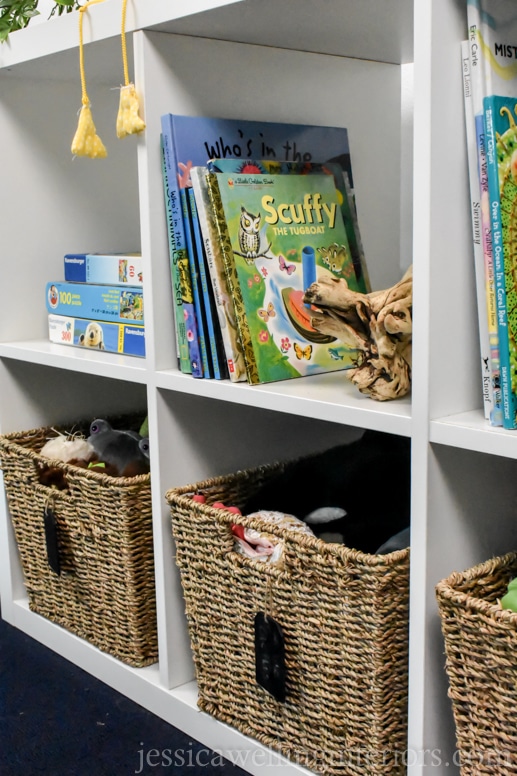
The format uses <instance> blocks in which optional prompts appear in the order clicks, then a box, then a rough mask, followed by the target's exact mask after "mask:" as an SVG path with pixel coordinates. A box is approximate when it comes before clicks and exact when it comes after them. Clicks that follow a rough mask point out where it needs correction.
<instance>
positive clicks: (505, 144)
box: [467, 0, 517, 429]
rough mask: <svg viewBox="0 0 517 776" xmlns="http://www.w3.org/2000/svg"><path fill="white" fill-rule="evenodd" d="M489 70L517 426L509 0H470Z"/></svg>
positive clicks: (513, 40)
mask: <svg viewBox="0 0 517 776" xmlns="http://www.w3.org/2000/svg"><path fill="white" fill-rule="evenodd" d="M467 5H468V22H469V28H473V27H474V28H475V31H476V40H477V46H478V54H479V57H480V59H481V66H482V72H483V74H484V84H485V96H484V100H483V112H484V127H485V133H486V153H487V171H488V189H489V197H490V215H491V220H492V251H493V261H494V277H495V290H496V302H497V324H498V336H499V358H500V371H501V391H502V405H503V406H502V408H503V425H504V427H505V428H508V429H515V428H517V289H516V277H517V273H516V271H517V250H516V248H517V245H516V243H515V228H516V225H517V186H516V182H517V156H516V155H515V150H516V148H517V130H516V126H515V116H516V110H517V63H516V61H515V52H516V51H517V11H516V8H515V4H514V3H512V2H510V1H509V0H468V4H467Z"/></svg>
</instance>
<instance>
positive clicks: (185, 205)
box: [180, 188, 211, 379]
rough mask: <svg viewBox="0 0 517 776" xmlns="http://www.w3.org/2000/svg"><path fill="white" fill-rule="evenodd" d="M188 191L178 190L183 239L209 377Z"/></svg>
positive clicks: (204, 368)
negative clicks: (184, 240) (183, 227)
mask: <svg viewBox="0 0 517 776" xmlns="http://www.w3.org/2000/svg"><path fill="white" fill-rule="evenodd" d="M188 196H189V195H188V191H187V189H186V188H180V198H181V211H182V213H183V223H184V225H185V239H186V243H187V255H188V263H189V268H190V279H191V282H192V296H193V298H194V314H195V316H196V327H197V338H198V352H199V355H200V356H201V369H202V376H203V377H205V378H207V379H208V378H210V377H211V370H210V366H209V362H208V348H207V341H206V340H207V337H206V333H205V316H204V312H203V300H202V296H201V281H200V279H199V272H198V268H197V263H196V256H195V249H194V243H193V242H192V230H191V228H190V223H189V222H190V208H189V202H188Z"/></svg>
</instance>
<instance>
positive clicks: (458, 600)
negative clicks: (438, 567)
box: [436, 553, 517, 776]
mask: <svg viewBox="0 0 517 776" xmlns="http://www.w3.org/2000/svg"><path fill="white" fill-rule="evenodd" d="M515 576H517V553H510V554H508V555H504V556H502V557H499V558H493V559H491V560H489V561H486V562H485V563H481V564H479V565H477V566H474V567H473V568H471V569H468V570H467V571H464V572H462V573H459V572H455V573H453V574H451V575H450V576H449V577H448V578H447V579H444V580H442V581H441V582H439V583H438V585H437V586H436V596H437V600H438V608H439V611H440V617H441V625H442V632H443V635H444V639H445V654H446V671H447V676H448V679H449V697H450V698H451V700H452V708H453V713H454V720H455V723H456V741H457V747H458V754H459V761H460V764H461V767H460V773H461V776H474V775H475V776H482V774H487V776H508V774H517V726H516V722H515V709H516V706H517V613H515V612H512V611H510V610H507V609H506V610H505V609H502V608H501V606H500V604H499V599H501V598H502V597H503V596H504V595H505V593H506V590H507V586H508V583H509V582H510V580H511V579H513V577H515Z"/></svg>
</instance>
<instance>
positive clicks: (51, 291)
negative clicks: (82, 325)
mask: <svg viewBox="0 0 517 776" xmlns="http://www.w3.org/2000/svg"><path fill="white" fill-rule="evenodd" d="M46 302H47V312H49V313H55V314H56V315H70V316H74V317H77V318H92V319H93V320H97V321H110V322H111V323H127V322H128V321H133V322H134V323H139V324H143V323H144V297H143V292H142V289H141V288H138V287H136V286H127V287H126V286H108V285H100V284H99V285H93V284H87V283H69V282H66V281H64V282H55V283H47V287H46Z"/></svg>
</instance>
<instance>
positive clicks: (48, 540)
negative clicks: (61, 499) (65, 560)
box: [43, 506, 61, 576]
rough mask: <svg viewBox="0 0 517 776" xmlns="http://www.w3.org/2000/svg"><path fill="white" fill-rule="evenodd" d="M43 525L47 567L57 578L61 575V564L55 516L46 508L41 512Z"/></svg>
mask: <svg viewBox="0 0 517 776" xmlns="http://www.w3.org/2000/svg"><path fill="white" fill-rule="evenodd" d="M43 523H44V526H45V544H46V547H47V560H48V565H49V566H50V568H51V569H52V571H54V572H55V573H56V574H57V575H58V576H60V575H61V562H60V560H59V540H58V529H57V522H56V516H55V514H54V511H53V510H52V509H51V508H50V507H49V506H46V507H45V508H44V510H43Z"/></svg>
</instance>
